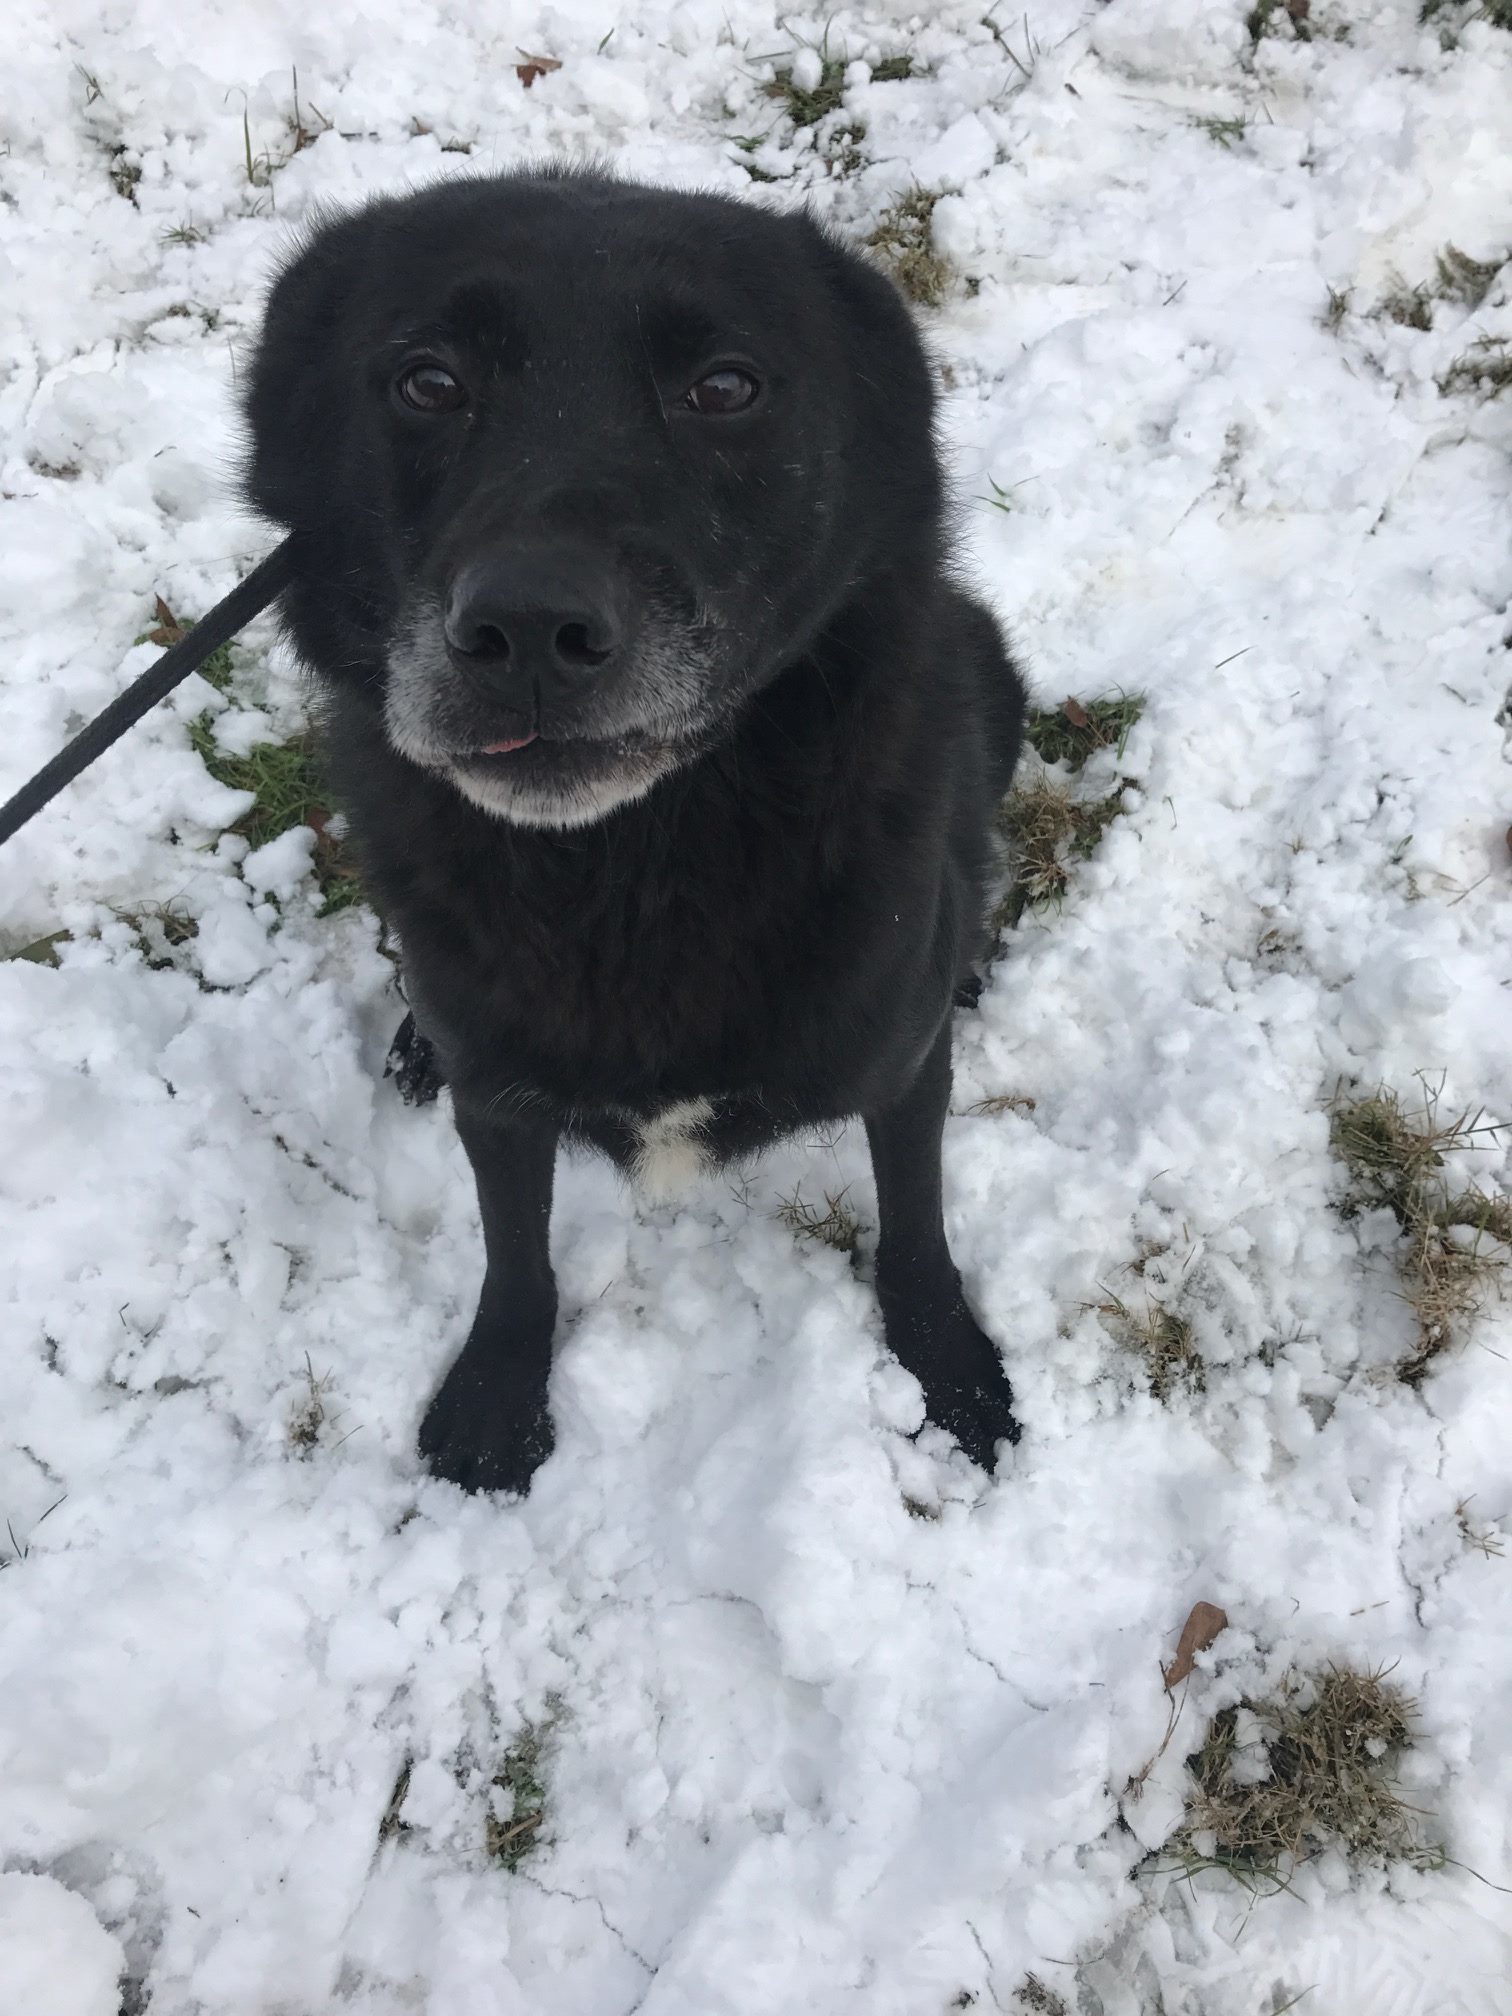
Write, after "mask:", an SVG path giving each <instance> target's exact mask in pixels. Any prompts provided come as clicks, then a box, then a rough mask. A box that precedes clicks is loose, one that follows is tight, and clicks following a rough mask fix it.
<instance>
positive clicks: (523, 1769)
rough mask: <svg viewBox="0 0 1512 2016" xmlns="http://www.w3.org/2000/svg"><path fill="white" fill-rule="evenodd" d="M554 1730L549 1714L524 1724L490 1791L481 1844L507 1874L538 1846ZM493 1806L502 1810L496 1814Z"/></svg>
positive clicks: (509, 1749) (496, 1774)
mask: <svg viewBox="0 0 1512 2016" xmlns="http://www.w3.org/2000/svg"><path fill="white" fill-rule="evenodd" d="M555 1727H556V1717H555V1715H554V1714H548V1715H547V1716H546V1717H545V1719H544V1720H542V1721H540V1722H527V1723H526V1724H525V1726H524V1728H523V1729H522V1730H521V1731H520V1734H519V1735H518V1736H517V1737H516V1738H515V1740H514V1742H513V1743H512V1744H511V1745H510V1747H509V1748H508V1749H507V1750H506V1751H505V1753H504V1759H503V1762H502V1763H501V1764H500V1766H499V1769H498V1771H497V1772H496V1773H495V1774H494V1778H493V1783H492V1785H491V1787H490V1798H489V1813H488V1818H487V1819H486V1820H485V1821H484V1823H483V1846H484V1849H485V1851H486V1853H487V1855H488V1858H489V1860H490V1861H491V1862H497V1863H498V1864H499V1865H500V1866H501V1867H502V1868H504V1869H507V1870H508V1871H509V1872H510V1874H511V1875H513V1874H514V1872H515V1871H516V1870H517V1869H518V1868H519V1867H520V1865H521V1864H522V1863H523V1862H524V1861H525V1859H526V1857H527V1856H529V1855H531V1854H533V1853H534V1851H535V1850H536V1849H537V1848H538V1847H539V1846H540V1844H541V1838H542V1836H541V1829H542V1827H543V1826H544V1824H545V1820H546V1797H547V1793H546V1760H545V1752H546V1743H547V1739H548V1737H549V1736H550V1735H551V1732H552V1730H553V1729H554V1728H555ZM494 1794H497V1795H498V1797H497V1798H495V1797H494V1796H493V1795H494ZM496 1807H498V1808H507V1811H496V1810H494V1809H495V1808H496Z"/></svg>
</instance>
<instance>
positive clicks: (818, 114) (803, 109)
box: [766, 45, 914, 131]
mask: <svg viewBox="0 0 1512 2016" xmlns="http://www.w3.org/2000/svg"><path fill="white" fill-rule="evenodd" d="M847 61H848V59H847V58H846V57H843V56H832V55H831V54H830V53H829V50H828V48H827V47H825V46H823V45H821V47H820V50H819V81H818V82H817V83H816V84H811V85H808V86H805V85H802V84H798V83H796V82H795V81H794V77H793V72H792V70H791V69H787V70H779V71H778V72H777V75H776V76H775V77H774V78H773V79H772V81H771V82H770V83H769V84H768V85H767V86H766V95H767V96H768V98H775V99H777V100H778V101H779V102H780V104H781V105H782V108H783V110H784V111H785V112H786V113H787V115H788V117H789V118H790V119H791V120H792V122H793V124H794V125H795V126H817V125H818V124H819V121H820V120H821V119H827V118H828V117H829V115H830V113H831V112H838V111H839V109H840V106H841V105H842V104H843V103H844V100H845V71H846V64H847ZM871 74H872V82H873V83H874V84H901V83H902V81H903V80H904V78H906V77H912V75H913V74H914V60H913V58H912V56H910V55H908V54H907V53H906V52H905V53H903V54H901V55H897V56H884V57H883V58H882V60H881V62H880V63H875V64H873V66H872V73H871ZM862 130H863V131H864V130H865V129H864V128H863V129H862Z"/></svg>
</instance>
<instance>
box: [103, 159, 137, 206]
mask: <svg viewBox="0 0 1512 2016" xmlns="http://www.w3.org/2000/svg"><path fill="white" fill-rule="evenodd" d="M141 179H142V164H141V162H140V161H131V160H128V158H127V154H126V149H125V148H124V147H117V148H116V149H115V151H114V153H113V154H112V155H111V157H110V186H111V188H112V189H114V191H115V192H116V194H117V196H124V197H125V198H126V201H127V202H128V203H130V204H132V205H135V204H136V200H137V193H136V192H137V184H138V183H139V182H140V181H141Z"/></svg>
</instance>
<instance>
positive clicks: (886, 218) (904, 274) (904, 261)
mask: <svg viewBox="0 0 1512 2016" xmlns="http://www.w3.org/2000/svg"><path fill="white" fill-rule="evenodd" d="M939 200H940V198H939V195H938V193H937V192H935V191H931V190H928V189H911V190H910V191H909V192H908V194H907V195H906V196H900V197H899V198H898V200H897V202H896V203H890V204H889V205H888V207H887V208H886V209H885V210H884V211H883V212H882V216H881V219H880V221H879V222H878V224H877V227H876V229H875V230H874V231H873V232H872V233H871V235H870V236H869V237H868V238H867V240H866V243H867V245H868V246H869V248H870V249H871V250H872V251H873V252H875V253H876V255H877V257H878V258H879V259H880V260H881V262H882V264H883V265H884V266H885V267H886V268H887V270H888V272H889V273H891V274H892V276H893V278H894V279H895V280H896V281H897V283H898V285H899V287H901V288H902V290H903V292H904V293H905V294H906V295H907V296H908V298H909V300H910V301H915V302H917V303H918V304H919V306H920V307H921V308H938V307H939V305H940V303H941V301H942V300H944V298H945V290H946V288H947V287H948V286H949V284H950V278H951V267H950V261H949V260H948V259H946V258H944V257H943V256H942V255H941V254H940V253H939V252H937V251H936V250H935V246H934V236H933V229H932V223H931V220H932V219H933V217H934V212H935V205H936V204H937V203H938V202H939Z"/></svg>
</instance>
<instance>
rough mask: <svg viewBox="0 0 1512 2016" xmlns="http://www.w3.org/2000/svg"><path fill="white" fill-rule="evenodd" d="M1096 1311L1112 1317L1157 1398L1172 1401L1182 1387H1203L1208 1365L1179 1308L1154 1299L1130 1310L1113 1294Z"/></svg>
mask: <svg viewBox="0 0 1512 2016" xmlns="http://www.w3.org/2000/svg"><path fill="white" fill-rule="evenodd" d="M1097 1311H1098V1314H1099V1315H1100V1316H1108V1317H1111V1318H1112V1321H1113V1324H1114V1326H1115V1328H1116V1329H1117V1331H1118V1336H1119V1341H1120V1342H1121V1343H1122V1344H1123V1345H1124V1347H1125V1349H1126V1350H1129V1351H1132V1352H1133V1353H1134V1355H1135V1356H1136V1357H1137V1358H1138V1359H1139V1360H1140V1362H1141V1363H1142V1364H1143V1366H1144V1368H1145V1371H1146V1373H1147V1374H1148V1376H1149V1381H1150V1391H1151V1393H1153V1394H1154V1396H1155V1398H1156V1399H1157V1400H1169V1399H1170V1397H1171V1395H1172V1394H1173V1393H1175V1392H1178V1391H1180V1390H1183V1389H1184V1390H1185V1391H1187V1392H1190V1393H1200V1392H1201V1391H1202V1390H1203V1388H1204V1386H1205V1385H1206V1383H1207V1368H1206V1367H1205V1366H1204V1364H1203V1362H1202V1354H1201V1353H1200V1352H1199V1351H1198V1349H1197V1344H1196V1340H1195V1338H1194V1337H1193V1334H1192V1326H1191V1324H1190V1323H1189V1322H1188V1321H1187V1319H1186V1318H1185V1316H1183V1315H1182V1314H1181V1313H1180V1311H1179V1310H1176V1309H1172V1308H1170V1307H1168V1306H1167V1305H1166V1304H1165V1303H1163V1302H1155V1301H1147V1302H1146V1304H1145V1307H1144V1308H1143V1309H1140V1310H1136V1309H1131V1308H1130V1307H1129V1305H1128V1303H1127V1302H1125V1301H1123V1300H1122V1298H1121V1297H1119V1296H1117V1295H1110V1296H1109V1298H1108V1300H1107V1301H1106V1302H1099V1303H1098V1305H1097Z"/></svg>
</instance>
